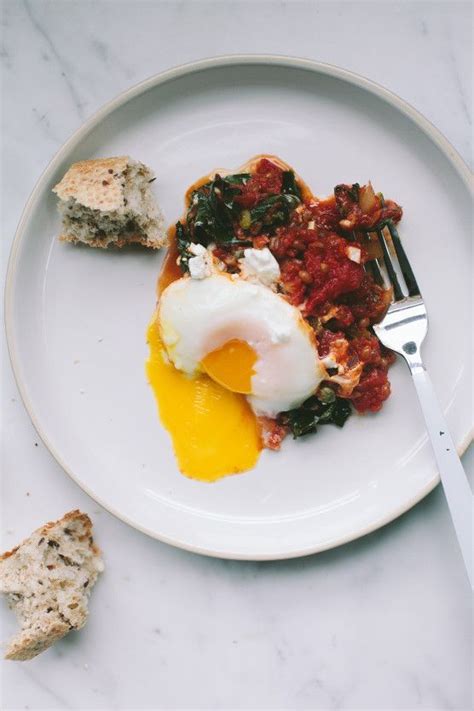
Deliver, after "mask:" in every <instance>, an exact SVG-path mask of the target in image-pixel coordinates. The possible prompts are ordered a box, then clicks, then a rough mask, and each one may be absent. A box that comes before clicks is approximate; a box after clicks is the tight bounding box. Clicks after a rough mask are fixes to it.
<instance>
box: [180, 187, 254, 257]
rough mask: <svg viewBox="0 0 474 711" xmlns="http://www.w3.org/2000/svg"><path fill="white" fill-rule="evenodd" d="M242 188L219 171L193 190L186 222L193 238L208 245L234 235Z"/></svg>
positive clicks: (227, 240)
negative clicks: (238, 200) (236, 201)
mask: <svg viewBox="0 0 474 711" xmlns="http://www.w3.org/2000/svg"><path fill="white" fill-rule="evenodd" d="M233 177H234V178H235V176H233ZM240 192H241V191H240V188H239V187H237V186H236V185H232V184H231V183H230V182H229V180H228V179H227V178H221V176H220V175H216V176H215V178H214V179H213V180H212V181H211V182H209V183H206V184H205V185H202V186H201V187H200V188H198V190H195V191H194V192H193V194H192V196H191V204H190V206H189V210H188V214H187V223H186V224H187V228H188V231H189V233H190V235H191V237H192V241H194V242H199V243H201V244H203V245H206V246H207V245H208V244H209V243H210V242H230V241H231V240H232V239H233V237H234V229H233V221H234V219H235V217H236V215H237V213H238V209H239V208H238V206H237V205H236V204H235V202H234V200H235V197H236V196H237V195H240Z"/></svg>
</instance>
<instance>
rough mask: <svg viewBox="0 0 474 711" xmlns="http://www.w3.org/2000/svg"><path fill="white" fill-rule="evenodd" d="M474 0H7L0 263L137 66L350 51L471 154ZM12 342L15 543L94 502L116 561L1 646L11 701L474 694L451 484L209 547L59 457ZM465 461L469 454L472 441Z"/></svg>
mask: <svg viewBox="0 0 474 711" xmlns="http://www.w3.org/2000/svg"><path fill="white" fill-rule="evenodd" d="M470 14H471V4H470V3H468V2H465V3H464V2H414V3H412V2H377V3H375V2H373V3H371V2H316V1H314V2H297V1H295V2H284V1H280V0H273V2H270V1H269V2H260V1H259V0H254V1H253V2H241V1H240V0H234V1H233V2H225V1H222V2H218V1H217V0H216V1H214V2H208V1H207V0H196V1H192V0H188V1H187V2H186V1H184V2H183V1H176V2H158V1H150V2H145V1H142V0H136V1H135V2H133V1H132V0H128V1H123V2H122V1H121V0H116V1H115V2H113V1H112V0H110V1H104V0H95V2H90V1H87V0H85V1H83V2H80V1H78V0H73V1H69V2H67V1H66V0H63V1H60V0H54V1H49V2H44V1H43V0H35V1H32V0H31V1H30V2H20V1H19V0H3V2H2V33H1V50H0V59H1V67H2V93H1V97H2V120H3V125H2V129H3V130H2V159H3V174H2V176H3V184H2V198H3V200H2V204H3V211H2V218H3V219H2V226H3V230H2V241H1V248H2V257H3V260H2V269H3V270H5V269H6V260H7V257H8V252H9V247H10V243H11V240H12V237H13V233H14V230H15V227H16V224H17V222H18V219H19V216H20V214H21V210H22V207H23V205H24V203H25V201H26V199H27V197H28V195H29V193H30V191H31V190H32V188H33V186H34V184H35V182H36V180H37V178H38V177H39V175H40V173H41V171H42V170H43V169H44V167H45V166H46V165H47V163H48V161H49V160H50V158H51V157H52V155H53V154H54V153H55V152H56V150H57V149H58V148H59V147H60V145H61V144H62V143H63V141H64V140H65V139H66V138H67V137H68V136H69V135H70V134H71V133H72V132H73V131H74V130H75V129H76V128H77V127H78V126H79V125H80V124H81V123H82V121H83V120H84V119H85V118H86V117H88V116H90V115H91V113H93V112H94V111H95V110H96V109H97V108H98V107H99V106H100V105H101V104H103V103H104V102H105V101H107V100H109V99H111V98H112V97H113V96H114V95H116V94H117V93H118V92H120V91H122V90H124V89H126V88H127V87H129V86H130V85H132V84H134V83H135V82H138V81H139V80H141V79H143V78H145V77H147V76H149V75H151V74H153V73H155V72H158V71H161V70H163V69H166V68H168V67H171V66H173V65H175V64H178V63H182V62H186V61H190V60H193V59H197V58H201V57H205V56H212V55H217V54H223V53H229V52H232V53H237V52H255V51H257V52H274V53H284V54H295V55H300V56H306V57H310V58H314V59H318V60H322V61H325V62H331V63H334V64H338V65H341V66H344V67H347V68H348V69H352V70H354V71H356V72H359V73H361V74H363V75H365V76H367V77H369V78H371V79H373V80H375V81H378V82H380V83H382V84H384V85H385V86H387V87H388V88H390V89H392V90H393V91H395V92H396V93H398V94H400V95H401V96H403V97H404V98H405V99H407V100H408V101H409V102H410V103H412V104H413V105H414V106H415V107H416V108H418V109H419V110H421V111H422V112H423V113H424V114H425V115H426V116H427V117H428V118H429V119H430V120H431V121H432V122H433V123H434V124H435V125H436V126H437V127H438V128H440V129H441V131H442V132H443V133H444V134H445V135H446V136H447V137H448V138H449V139H450V140H451V142H452V143H453V145H454V146H455V147H456V148H457V150H458V151H459V152H460V153H461V155H462V156H463V157H464V158H465V160H469V159H470V143H469V141H470V136H471V130H470V129H471V105H472V104H471V96H470V90H471V84H472V82H471V75H470V59H471V57H470V53H471V43H472V37H471V23H470ZM3 356H4V357H3V376H2V377H3V380H2V382H3V388H2V400H3V425H4V427H3V435H4V442H3V443H4V447H3V466H2V478H1V534H2V540H3V547H4V548H7V547H11V546H13V545H14V544H15V543H17V542H18V541H19V540H20V539H21V538H23V537H24V536H26V535H28V534H29V533H30V531H31V530H32V529H33V528H35V527H36V526H38V525H39V524H41V523H43V522H44V521H46V520H49V519H54V518H56V517H58V516H60V515H62V513H64V512H65V511H67V510H69V509H72V508H75V507H80V508H82V509H84V510H86V511H88V512H89V513H90V514H91V515H92V516H93V518H94V522H95V526H96V533H97V539H98V541H99V542H100V543H101V544H102V545H103V547H104V548H105V550H106V563H107V570H106V572H105V574H104V575H103V577H102V579H101V580H100V581H99V583H98V585H97V587H96V589H95V591H94V595H93V597H92V601H91V608H92V614H91V617H90V620H89V622H88V625H87V626H86V628H85V629H84V630H83V631H82V632H80V633H78V634H76V633H73V634H71V635H70V636H69V637H68V638H66V639H65V640H63V641H62V642H61V643H59V644H57V645H56V647H54V648H53V649H51V650H50V651H48V652H47V653H45V654H44V655H42V656H41V657H39V658H37V659H36V660H34V661H32V662H29V663H23V664H22V663H13V662H2V663H1V669H0V672H1V701H2V708H4V709H69V708H70V709H374V710H375V709H379V710H382V709H458V710H461V709H469V708H470V707H471V663H472V658H471V640H472V634H471V607H470V605H471V596H470V591H469V586H468V583H467V580H466V577H465V574H464V570H463V567H462V562H461V558H460V555H459V552H458V549H457V545H456V540H455V538H454V534H453V530H452V527H451V524H450V520H449V516H448V513H447V509H446V505H445V501H444V497H443V493H442V491H441V490H440V489H439V488H438V489H437V490H436V491H434V492H433V493H432V494H431V495H430V496H428V497H427V498H426V499H425V500H424V501H423V502H422V503H420V504H419V505H418V506H417V507H416V508H415V509H414V510H412V511H410V512H409V513H408V514H406V515H405V516H403V517H402V518H400V519H399V520H398V521H396V522H394V523H392V524H391V525H389V526H387V527H385V528H384V529H382V530H380V531H378V532H376V533H374V534H372V535H370V536H368V537H366V538H364V539H362V540H359V541H356V542H354V543H351V544H349V545H346V546H344V547H342V548H339V549H337V550H334V551H329V552H327V553H324V554H320V555H318V556H313V557H308V558H305V559H301V560H295V561H288V562H277V563H266V564H265V563H239V562H229V561H219V560H213V559H209V558H204V557H199V556H195V555H192V554H190V553H186V552H184V551H180V550H176V549H173V548H171V547H169V546H166V545H164V544H161V543H158V542H156V541H154V540H151V539H149V538H147V537H146V536H144V535H142V534H140V533H138V532H137V531H135V530H132V529H131V528H129V527H127V526H126V525H125V524H123V523H121V522H120V521H118V520H117V519H115V518H113V517H112V516H111V515H109V514H108V513H106V512H105V511H103V510H102V509H100V507H99V506H98V505H97V504H95V502H93V501H92V500H91V499H89V498H88V497H87V496H86V495H85V494H84V493H83V492H82V491H81V490H80V489H79V488H78V487H77V486H76V485H75V484H74V483H73V482H72V481H71V480H70V479H69V478H68V477H67V476H66V475H65V474H64V473H63V471H62V470H61V468H60V467H59V465H58V464H57V463H56V462H55V461H54V460H53V458H52V457H51V455H50V454H49V452H48V451H47V450H46V449H45V447H44V446H43V445H42V443H41V441H39V438H38V436H37V435H36V433H35V431H34V429H33V427H32V425H31V423H30V421H29V419H28V416H27V414H26V413H25V410H24V408H23V405H22V403H21V401H20V398H19V395H18V392H17V389H16V387H15V384H14V381H13V378H12V375H11V371H10V367H9V363H8V358H7V356H6V354H5V352H4V353H3ZM32 357H34V354H32ZM464 461H465V464H466V467H469V468H471V467H472V461H473V456H472V451H470V452H468V454H467V455H466V456H465V458H464ZM0 622H1V627H2V638H3V639H4V640H5V639H6V638H7V637H8V636H9V635H10V634H11V633H12V632H13V630H14V629H15V623H14V620H13V617H12V615H11V614H10V613H9V612H8V611H7V608H6V605H5V604H2V605H1V606H0Z"/></svg>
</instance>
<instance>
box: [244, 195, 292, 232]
mask: <svg viewBox="0 0 474 711" xmlns="http://www.w3.org/2000/svg"><path fill="white" fill-rule="evenodd" d="M299 203H300V199H299V198H298V197H297V196H296V195H292V194H290V193H281V194H280V195H270V196H269V197H267V198H265V199H264V200H261V201H260V202H259V203H258V204H257V205H255V207H253V208H252V209H251V210H250V220H251V224H252V225H255V224H256V223H258V224H259V225H260V226H261V227H263V228H264V229H267V230H268V229H273V228H275V227H279V226H280V225H284V224H286V223H287V222H289V220H290V215H291V212H292V211H293V210H294V209H295V207H297V206H298V205H299Z"/></svg>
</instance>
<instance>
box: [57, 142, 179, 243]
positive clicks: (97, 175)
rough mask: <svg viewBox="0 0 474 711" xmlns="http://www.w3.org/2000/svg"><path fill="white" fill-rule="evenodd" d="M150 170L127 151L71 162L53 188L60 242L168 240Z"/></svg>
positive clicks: (148, 241)
mask: <svg viewBox="0 0 474 711" xmlns="http://www.w3.org/2000/svg"><path fill="white" fill-rule="evenodd" d="M152 180H153V173H152V171H151V170H150V169H149V168H147V167H146V165H144V164H143V163H139V162H138V161H134V160H132V159H131V158H129V157H128V156H121V157H118V158H98V159H96V160H83V161H80V162H79V163H74V164H73V165H72V166H71V167H70V168H69V170H68V171H67V173H66V175H65V176H64V178H63V179H62V180H61V182H59V183H58V184H57V185H56V186H55V187H54V188H53V192H55V193H56V195H57V196H58V197H59V203H58V210H59V212H60V213H61V215H62V218H63V225H62V234H61V236H60V238H59V239H61V240H63V241H65V242H73V243H77V242H83V243H84V244H88V245H89V246H91V247H103V248H104V247H108V246H109V245H114V246H116V247H123V246H124V245H127V244H130V243H132V242H136V243H139V244H142V245H143V246H145V247H151V248H153V249H158V248H159V247H162V246H163V245H164V244H166V242H167V235H166V230H165V224H164V218H163V214H162V212H161V210H160V208H159V207H158V205H157V203H156V200H155V197H154V195H153V192H152V190H151V187H150V182H151V181H152Z"/></svg>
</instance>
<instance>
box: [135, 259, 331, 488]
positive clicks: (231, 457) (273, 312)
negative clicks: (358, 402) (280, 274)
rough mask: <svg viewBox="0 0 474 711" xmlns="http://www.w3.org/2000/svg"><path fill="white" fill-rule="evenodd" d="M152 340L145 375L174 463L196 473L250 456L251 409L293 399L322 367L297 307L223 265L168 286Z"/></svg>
mask: <svg viewBox="0 0 474 711" xmlns="http://www.w3.org/2000/svg"><path fill="white" fill-rule="evenodd" d="M148 341H149V344H150V349H151V355H150V359H149V361H148V364H147V373H148V378H149V380H150V382H151V384H152V386H153V388H154V391H155V395H156V398H157V402H158V407H159V411H160V416H161V419H162V421H163V424H164V425H165V427H166V428H167V429H168V430H169V432H170V434H171V436H172V439H173V444H174V449H175V453H176V456H177V459H178V464H179V466H180V469H181V471H182V472H183V473H184V474H186V475H188V476H190V477H192V478H198V479H201V480H207V481H214V480H215V479H217V478H220V477H221V476H225V475H226V474H231V473H237V472H241V471H244V470H246V469H249V468H251V467H252V466H254V464H255V463H256V461H257V459H258V456H259V452H260V450H261V441H260V429H259V425H258V419H257V418H258V417H259V416H265V417H275V416H276V415H277V414H278V413H279V412H283V411H286V410H289V409H292V408H294V407H297V406H299V405H300V404H301V403H302V402H304V401H305V400H306V399H307V398H308V397H310V396H311V395H312V394H313V393H315V392H316V390H317V388H318V387H319V384H320V383H321V381H322V380H323V378H324V377H325V376H326V370H325V368H324V366H323V364H322V363H321V361H320V359H319V357H318V353H317V349H316V343H315V340H314V334H313V331H312V330H311V328H310V327H309V325H308V324H307V323H306V322H305V320H304V319H303V317H302V315H301V313H300V311H299V310H298V309H297V308H295V307H294V306H292V305H291V304H289V303H288V302H287V301H285V299H283V298H282V297H281V296H280V295H279V294H277V293H275V292H274V291H272V290H271V289H270V288H268V287H267V286H264V285H263V284H259V283H250V282H248V281H246V280H245V279H242V278H240V277H238V276H236V275H229V274H226V273H217V272H213V273H211V274H210V275H206V277H205V278H190V277H189V276H186V277H182V278H180V279H177V280H176V281H173V282H172V283H171V284H170V285H169V286H167V287H166V288H165V289H164V291H163V292H162V294H161V296H160V300H159V304H158V309H157V312H156V315H155V319H154V321H153V322H152V324H151V326H150V328H149V333H148Z"/></svg>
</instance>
